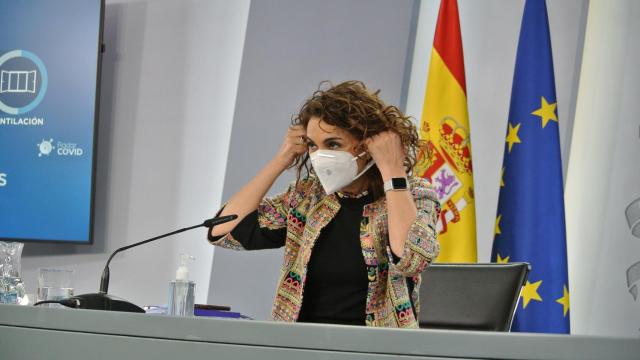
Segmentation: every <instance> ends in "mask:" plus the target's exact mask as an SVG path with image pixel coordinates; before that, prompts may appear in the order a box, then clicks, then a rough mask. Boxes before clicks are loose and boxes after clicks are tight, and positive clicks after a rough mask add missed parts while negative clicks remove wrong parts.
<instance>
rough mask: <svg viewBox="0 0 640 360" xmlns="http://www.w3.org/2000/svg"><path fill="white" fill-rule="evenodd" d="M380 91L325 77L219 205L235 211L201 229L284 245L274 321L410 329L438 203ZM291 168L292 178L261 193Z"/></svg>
mask: <svg viewBox="0 0 640 360" xmlns="http://www.w3.org/2000/svg"><path fill="white" fill-rule="evenodd" d="M377 94H378V92H375V93H371V92H369V91H368V90H367V89H366V87H365V86H364V84H363V83H361V82H358V81H347V82H344V83H341V84H339V85H336V86H333V87H329V88H328V89H324V90H323V89H322V84H321V87H320V89H319V90H318V91H316V92H315V93H314V94H313V96H312V97H311V98H310V99H308V100H307V101H306V102H305V103H304V105H303V106H302V108H301V110H300V113H299V114H298V115H296V116H295V117H294V119H293V121H292V125H291V126H290V128H289V131H288V133H287V135H286V137H285V140H284V142H283V144H282V146H281V148H280V150H279V152H278V153H277V154H276V156H275V157H274V158H273V159H272V160H271V161H270V162H269V163H268V164H267V165H266V166H265V167H264V168H263V169H262V170H261V171H260V172H259V173H258V174H257V175H256V177H255V178H254V179H253V180H251V181H250V182H249V183H248V184H247V185H245V186H244V187H243V188H242V189H241V190H240V191H239V192H238V193H237V194H235V195H234V196H233V197H232V198H231V199H230V200H229V202H227V203H226V205H225V206H224V207H223V209H222V210H221V212H220V213H219V215H227V214H237V215H238V219H237V220H235V221H233V222H229V223H226V224H223V225H219V226H217V227H215V228H213V229H211V231H210V233H209V241H210V242H211V243H212V244H214V245H217V246H223V247H227V248H231V249H236V250H241V249H244V250H257V249H266V248H279V247H283V246H284V247H285V251H284V262H283V265H282V269H281V275H280V279H279V282H278V287H277V291H276V298H275V301H274V305H273V311H272V315H273V318H274V320H277V321H288V322H294V321H299V322H322V323H335V324H355V325H367V326H386V327H401V328H416V327H418V323H417V320H416V319H417V312H418V311H419V303H418V289H419V286H420V273H421V272H422V271H423V270H424V269H425V267H426V266H427V265H428V264H429V263H431V261H432V260H433V259H434V258H435V257H436V256H437V255H438V252H439V245H438V242H437V238H436V231H435V229H436V222H437V219H438V216H439V212H440V206H439V203H438V200H437V197H436V194H435V192H434V191H433V190H432V189H431V187H430V185H429V184H428V182H427V181H426V180H424V179H421V178H416V177H409V178H407V174H409V173H410V172H411V169H412V168H413V166H414V165H415V163H416V158H417V157H419V156H421V154H420V151H421V142H420V140H419V138H418V135H417V132H416V128H415V126H414V125H413V124H412V123H411V121H410V120H409V118H408V117H405V116H404V115H403V114H402V113H401V112H400V110H399V109H398V108H396V107H394V106H386V105H385V104H384V103H383V102H382V101H381V100H380V99H379V98H378V95H377ZM293 167H295V168H296V170H297V180H296V182H295V183H293V184H291V185H290V186H289V188H288V189H287V190H286V191H285V192H284V193H282V194H280V195H277V196H275V197H270V198H264V197H265V194H266V193H267V191H268V190H269V188H270V187H271V186H272V184H273V182H274V181H275V180H276V178H277V177H278V176H280V174H282V172H284V171H285V170H286V169H288V168H293Z"/></svg>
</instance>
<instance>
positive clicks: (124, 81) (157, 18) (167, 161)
mask: <svg viewBox="0 0 640 360" xmlns="http://www.w3.org/2000/svg"><path fill="white" fill-rule="evenodd" d="M248 12H249V1H248V0H244V1H233V2H231V1H224V0H219V1H218V0H217V1H206V0H202V1H198V0H184V1H173V0H153V1H107V4H106V16H105V35H104V42H105V44H106V53H105V54H104V58H103V69H102V86H101V91H102V96H101V111H100V127H99V142H98V170H97V177H96V179H97V185H96V203H95V206H96V214H95V219H96V220H95V244H94V245H93V246H72V245H51V246H45V245H42V244H27V245H26V247H25V256H24V263H23V276H24V278H25V281H26V284H27V290H28V292H34V291H35V288H36V286H37V280H36V272H37V268H38V267H60V268H71V269H75V270H76V272H77V274H76V281H75V288H76V293H86V292H95V291H96V290H97V288H98V284H99V278H100V274H101V272H102V267H103V266H104V262H105V261H106V259H107V257H108V255H109V253H110V252H112V251H113V250H115V249H116V248H118V247H120V246H124V245H127V244H130V243H133V242H136V241H140V240H143V239H145V238H148V237H151V236H154V235H157V234H160V233H164V232H169V231H171V230H174V229H176V228H179V227H184V226H188V225H192V224H196V223H198V222H201V221H202V220H203V219H205V218H207V217H209V216H211V215H212V214H213V211H214V210H215V209H216V208H217V207H218V206H219V204H220V199H221V195H222V185H223V179H224V169H225V168H226V159H227V151H228V148H229V138H230V133H231V123H232V118H233V111H234V106H235V95H236V90H237V86H238V78H239V73H240V60H241V57H242V49H243V44H244V35H245V30H246V24H247V17H248ZM205 234H206V230H204V229H199V230H193V231H192V232H190V233H186V234H183V235H179V236H177V237H174V238H170V239H165V240H161V241H159V242H156V243H154V244H149V245H147V246H146V247H144V248H138V249H132V250H130V251H129V252H126V253H123V254H119V255H118V256H117V257H116V258H115V259H114V260H113V262H112V264H111V286H110V293H112V294H115V295H119V296H121V297H124V298H126V299H128V300H130V301H132V302H134V303H136V304H139V305H145V304H160V303H166V301H167V299H166V297H167V288H168V281H169V280H170V279H171V278H173V276H174V270H175V268H176V266H177V259H178V253H180V252H188V253H190V254H193V255H194V256H196V262H195V263H194V264H193V265H192V267H191V268H192V271H191V277H192V279H194V280H195V281H196V283H197V285H196V301H197V302H205V301H206V298H207V294H208V285H209V277H210V273H211V264H212V259H213V248H212V247H211V246H210V245H209V244H208V243H207V242H206V240H205Z"/></svg>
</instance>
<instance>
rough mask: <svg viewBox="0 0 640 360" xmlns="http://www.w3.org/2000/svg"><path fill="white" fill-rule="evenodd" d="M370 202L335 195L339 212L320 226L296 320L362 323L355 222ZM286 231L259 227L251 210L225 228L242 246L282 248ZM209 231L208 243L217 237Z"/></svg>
mask: <svg viewBox="0 0 640 360" xmlns="http://www.w3.org/2000/svg"><path fill="white" fill-rule="evenodd" d="M372 201H373V197H372V195H371V194H368V195H366V196H362V197H360V198H340V205H341V206H340V210H339V211H338V213H337V214H336V215H335V217H334V218H333V219H332V220H331V221H330V222H329V223H328V224H327V225H326V226H325V227H324V228H323V229H322V230H321V232H320V235H319V237H318V239H317V240H316V243H315V244H314V247H313V251H312V253H311V258H310V259H309V264H308V265H307V277H306V282H305V287H304V293H303V300H302V308H301V310H300V314H299V316H298V321H299V322H321V323H331V324H349V325H365V316H366V314H365V312H366V310H365V306H366V299H367V287H368V279H367V269H366V265H365V262H364V257H363V255H362V247H361V245H360V222H361V221H362V211H363V208H364V205H366V204H368V203H370V202H372ZM286 233H287V230H286V228H283V229H278V230H270V229H266V228H261V227H260V225H259V223H258V211H257V210H256V211H254V212H252V213H251V214H249V215H247V216H246V217H245V218H244V219H242V221H240V222H239V223H238V225H236V227H235V228H234V229H233V230H232V231H231V235H232V236H233V237H234V238H235V239H236V240H237V241H238V242H240V243H241V244H242V246H243V247H244V248H245V249H247V250H258V249H270V248H278V247H282V246H284V244H285V239H286ZM210 234H211V232H210V231H209V240H211V241H216V240H218V239H220V238H221V237H222V236H218V237H213V236H211V235H210Z"/></svg>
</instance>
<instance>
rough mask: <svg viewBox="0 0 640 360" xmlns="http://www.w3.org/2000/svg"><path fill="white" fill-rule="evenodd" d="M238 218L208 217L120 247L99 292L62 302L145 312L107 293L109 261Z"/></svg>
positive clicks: (74, 306)
mask: <svg viewBox="0 0 640 360" xmlns="http://www.w3.org/2000/svg"><path fill="white" fill-rule="evenodd" d="M237 218H238V215H226V216H219V217H214V218H212V219H207V220H205V221H203V222H202V223H201V224H197V225H193V226H188V227H185V228H182V229H179V230H175V231H172V232H170V233H166V234H163V235H159V236H155V237H152V238H150V239H147V240H143V241H140V242H137V243H134V244H131V245H127V246H123V247H121V248H118V249H116V251H114V252H113V253H112V254H111V256H109V259H108V260H107V263H106V264H105V266H104V270H103V271H102V277H101V278H100V291H99V292H98V293H93V294H83V295H77V296H72V297H70V298H69V299H68V300H70V301H65V302H60V303H61V304H62V305H64V306H67V307H73V308H76V309H91V310H108V311H126V312H142V313H143V312H144V310H143V309H142V308H140V307H139V306H137V305H135V304H133V303H130V302H128V301H126V300H124V299H121V298H118V297H116V296H113V295H109V294H107V292H108V291H109V263H111V260H112V259H113V257H114V256H115V255H116V254H117V253H119V252H121V251H124V250H128V249H131V248H133V247H136V246H140V245H144V244H146V243H150V242H152V241H156V240H160V239H162V238H165V237H168V236H171V235H175V234H179V233H181V232H185V231H188V230H192V229H195V228H199V227H207V228H212V227H214V226H216V225H220V224H223V223H226V222H229V221H232V220H235V219H237Z"/></svg>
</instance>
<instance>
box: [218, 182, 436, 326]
mask: <svg viewBox="0 0 640 360" xmlns="http://www.w3.org/2000/svg"><path fill="white" fill-rule="evenodd" d="M409 187H410V189H411V193H412V195H413V198H414V201H415V204H416V208H417V210H418V213H417V217H416V219H415V221H414V223H413V224H412V225H411V227H410V229H409V233H408V236H407V239H406V241H405V247H404V252H403V254H402V257H401V258H400V259H399V260H398V259H397V258H396V259H395V261H394V257H393V255H392V253H391V248H390V247H389V231H388V223H387V206H386V199H385V197H384V196H383V197H381V198H380V199H378V200H377V201H375V202H373V203H371V204H368V205H365V207H364V210H363V214H362V221H361V223H360V245H361V247H362V254H363V256H364V261H365V264H366V268H367V273H368V281H369V285H368V289H367V299H366V316H365V322H366V325H367V326H381V327H399V328H416V327H418V322H417V320H416V319H417V312H418V311H419V309H420V303H419V298H418V293H419V289H420V273H421V272H422V271H423V270H424V269H425V268H426V267H427V266H428V265H429V264H430V263H431V261H432V260H433V259H435V258H436V256H437V255H438V253H439V249H440V247H439V244H438V241H437V237H436V231H435V229H436V221H437V219H438V216H439V213H440V204H439V202H438V200H437V196H436V193H435V192H434V191H433V189H432V187H431V185H430V184H429V183H428V182H427V181H426V180H425V179H422V178H417V177H411V178H409ZM339 209H340V203H339V200H338V198H337V196H336V195H335V194H332V195H329V196H327V195H325V193H324V190H323V189H322V186H321V185H320V182H319V181H318V179H317V177H315V176H311V177H309V178H308V179H305V180H301V181H300V182H299V183H298V185H297V186H296V185H295V184H292V185H290V186H289V188H288V189H287V191H285V192H284V193H282V194H280V195H277V196H274V197H269V198H265V199H264V200H263V201H262V202H261V203H260V205H259V206H258V222H259V225H260V227H261V228H267V229H271V230H277V229H283V228H286V239H285V241H284V244H285V245H284V247H285V250H284V261H283V264H282V268H281V271H280V279H279V281H278V287H277V290H276V296H275V300H274V304H273V309H272V316H273V319H274V320H276V321H286V322H294V321H296V320H297V318H298V314H299V313H300V308H301V305H302V298H303V296H304V285H305V280H306V272H307V264H308V263H309V259H310V257H311V251H312V249H313V245H314V242H315V241H316V239H318V236H319V235H320V231H321V230H322V228H323V227H324V226H325V225H327V224H328V223H329V222H330V221H331V219H333V217H334V216H335V215H336V213H337V212H338V210H339ZM232 233H233V232H232ZM232 233H229V234H227V235H225V236H223V237H222V238H220V239H218V240H215V241H211V240H210V242H211V243H212V244H213V245H217V246H222V247H225V248H230V249H234V250H243V249H244V248H243V246H242V244H241V243H240V241H238V239H234V237H233V235H232ZM406 278H412V280H413V283H414V287H413V291H412V293H411V294H409V290H408V286H407V279H406ZM336 281H339V279H337V280H336ZM412 303H413V305H414V306H413V307H412ZM414 308H415V311H416V313H414Z"/></svg>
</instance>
